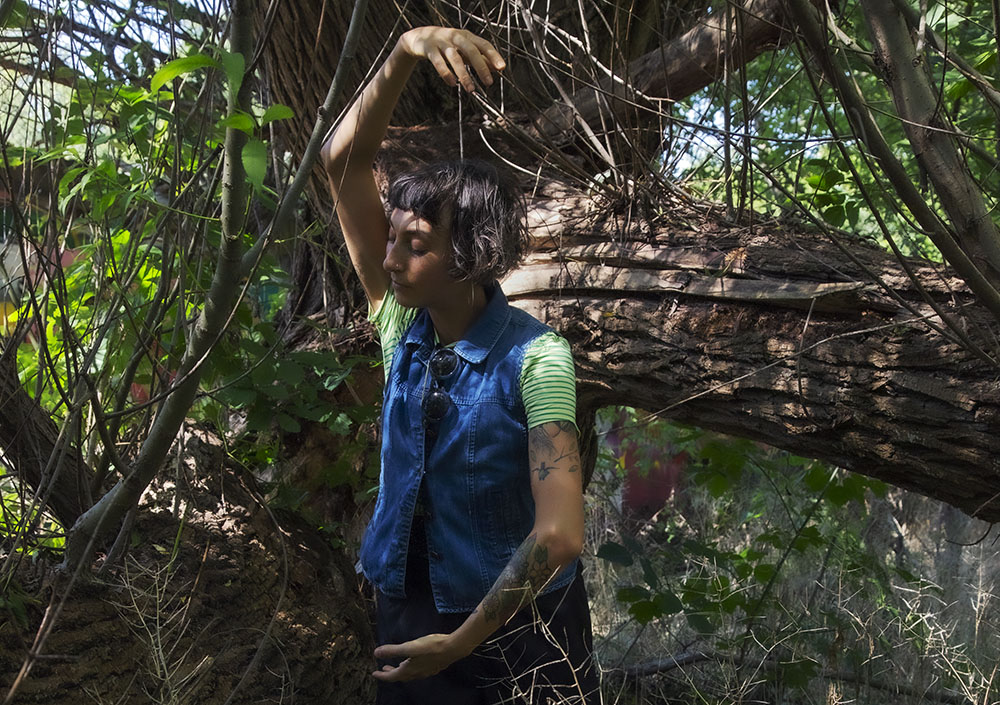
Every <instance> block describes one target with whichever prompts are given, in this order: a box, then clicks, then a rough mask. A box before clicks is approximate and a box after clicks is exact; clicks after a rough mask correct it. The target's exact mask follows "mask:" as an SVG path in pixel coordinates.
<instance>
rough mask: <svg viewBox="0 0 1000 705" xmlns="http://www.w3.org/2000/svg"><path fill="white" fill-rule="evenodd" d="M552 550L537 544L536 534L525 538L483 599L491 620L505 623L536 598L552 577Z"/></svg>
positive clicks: (484, 611)
mask: <svg viewBox="0 0 1000 705" xmlns="http://www.w3.org/2000/svg"><path fill="white" fill-rule="evenodd" d="M553 573H554V570H553V569H552V568H550V567H549V549H548V548H546V547H545V546H540V545H538V543H537V540H536V537H535V534H532V535H531V536H529V537H528V538H526V539H525V540H524V543H522V544H521V545H520V547H518V549H517V551H515V552H514V555H513V556H511V557H510V562H508V563H507V567H506V568H504V570H503V572H502V573H501V574H500V577H499V578H497V581H496V582H495V583H493V587H491V588H490V591H489V592H488V593H487V594H486V597H484V598H483V613H484V614H485V615H486V619H487V620H489V621H490V622H499V623H500V624H503V623H505V622H506V621H507V620H508V619H510V618H511V617H512V616H513V615H514V614H515V613H516V612H517V611H518V610H519V609H521V607H522V606H523V605H524V604H525V603H526V602H529V601H531V600H533V599H534V598H535V596H536V595H537V594H538V593H540V592H541V591H542V588H544V587H545V584H546V583H547V582H548V581H549V579H550V578H551V577H552V574H553Z"/></svg>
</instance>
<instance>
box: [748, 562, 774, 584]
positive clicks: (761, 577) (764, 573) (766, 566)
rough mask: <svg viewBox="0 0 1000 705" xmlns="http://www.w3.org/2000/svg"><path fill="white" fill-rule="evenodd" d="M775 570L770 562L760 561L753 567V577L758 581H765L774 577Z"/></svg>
mask: <svg viewBox="0 0 1000 705" xmlns="http://www.w3.org/2000/svg"><path fill="white" fill-rule="evenodd" d="M776 571H777V568H775V566H774V565H773V564H772V563H761V564H760V565H758V566H757V567H755V568H754V569H753V577H754V578H755V579H756V580H757V582H759V583H767V582H770V580H771V578H773V577H774V574H775V572H776Z"/></svg>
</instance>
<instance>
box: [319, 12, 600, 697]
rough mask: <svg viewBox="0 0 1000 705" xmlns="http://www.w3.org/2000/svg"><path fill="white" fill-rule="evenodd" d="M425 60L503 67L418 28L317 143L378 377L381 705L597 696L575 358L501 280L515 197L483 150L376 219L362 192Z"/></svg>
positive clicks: (513, 227) (374, 575)
mask: <svg viewBox="0 0 1000 705" xmlns="http://www.w3.org/2000/svg"><path fill="white" fill-rule="evenodd" d="M421 59H427V60H429V61H430V62H431V63H432V64H433V65H434V67H435V69H436V70H437V71H438V73H439V74H440V76H441V78H442V79H443V80H444V81H445V82H446V83H447V84H448V85H451V86H454V85H456V84H458V83H460V84H461V85H462V86H463V87H464V88H465V90H467V91H470V92H471V91H474V90H475V82H474V81H473V78H472V75H471V73H470V70H471V71H473V72H475V74H476V75H477V76H478V77H479V79H480V81H482V83H483V84H484V85H486V86H489V85H491V84H492V82H493V73H494V72H498V71H500V70H502V69H503V68H504V66H505V63H504V60H503V59H502V57H501V56H500V54H499V53H498V52H497V50H496V49H495V48H494V47H493V46H492V45H491V44H490V43H489V42H488V41H486V40H484V39H482V38H480V37H477V36H475V35H473V34H471V33H469V32H467V31H464V30H455V29H449V28H444V27H421V28H418V29H414V30H411V31H409V32H407V33H405V34H404V35H403V36H402V37H401V38H400V39H399V41H398V42H397V44H396V46H395V48H394V49H393V51H392V52H391V54H390V55H389V57H388V58H387V59H386V61H385V63H384V64H383V66H382V67H381V69H380V70H379V72H378V73H377V74H376V75H375V77H374V78H373V79H372V80H371V82H370V83H369V84H368V85H367V86H366V87H365V89H364V91H363V92H362V94H361V95H360V97H359V98H358V99H357V100H356V101H355V103H354V104H353V106H352V107H351V108H350V110H349V111H348V113H347V114H346V116H345V117H344V120H343V121H342V122H341V123H340V125H339V126H338V127H337V129H336V130H335V132H334V133H333V134H332V136H331V137H330V139H329V140H328V141H327V143H326V145H324V149H323V161H324V164H325V166H326V169H327V173H328V176H329V181H330V188H331V191H332V193H333V196H334V199H335V201H336V203H337V215H338V217H339V219H340V224H341V227H342V230H343V232H344V237H345V239H346V241H347V247H348V251H349V253H350V256H351V261H352V263H353V264H354V268H355V270H356V271H357V273H358V276H359V277H360V279H361V284H362V286H363V288H364V290H365V293H366V295H367V297H368V302H369V306H370V317H371V319H372V321H373V322H374V324H375V326H376V328H377V329H378V332H379V336H380V340H381V342H382V347H383V357H384V362H385V370H386V393H385V401H384V408H383V428H382V444H383V445H382V471H381V475H380V480H379V497H378V501H377V503H376V507H375V512H374V516H373V518H372V521H371V523H370V524H369V527H368V530H367V532H366V534H365V539H364V542H363V545H362V550H361V566H362V570H363V572H364V573H365V576H366V577H367V578H368V580H369V581H370V582H371V583H372V584H373V586H374V588H375V593H376V637H377V640H378V643H379V646H378V648H376V650H375V657H376V659H378V660H379V661H380V662H382V663H383V665H382V666H381V668H380V669H379V670H377V671H376V672H375V673H374V674H373V675H374V677H375V678H376V679H377V680H378V702H379V703H421V702H426V703H448V704H449V705H452V704H453V703H494V702H496V703H499V702H525V701H527V702H545V698H551V699H555V700H556V701H557V702H578V703H595V702H599V698H600V694H599V691H598V681H597V672H596V667H595V666H594V665H593V663H592V661H591V641H592V638H591V629H590V616H589V611H588V607H587V597H586V593H585V591H584V588H583V581H582V578H581V576H580V566H579V561H578V558H577V557H578V556H579V554H580V551H581V549H582V544H583V496H582V492H583V490H582V477H581V472H580V467H579V463H580V459H579V452H578V449H577V437H576V426H575V421H574V419H575V401H576V400H575V380H574V372H573V362H572V356H571V354H570V351H569V347H568V345H567V344H566V341H565V340H564V339H562V338H561V337H559V336H558V335H557V334H555V333H554V332H553V331H552V330H551V329H549V328H548V327H547V326H545V325H543V324H542V323H540V322H539V321H537V320H535V319H534V318H532V317H531V316H529V315H527V314H525V313H523V312H521V311H519V310H517V309H513V308H511V307H510V306H508V304H507V301H506V298H505V297H504V295H503V292H502V291H501V290H500V287H499V286H498V285H497V284H496V280H497V279H498V278H500V277H501V276H503V275H504V274H505V273H507V272H508V271H510V269H512V268H513V267H514V266H515V265H516V264H517V262H518V261H519V260H520V258H521V256H522V254H523V252H524V248H525V241H526V235H525V230H524V225H523V218H522V217H521V215H522V213H521V211H522V210H523V209H522V208H521V207H520V200H519V198H518V197H517V195H516V194H517V192H516V189H514V188H512V187H511V186H510V185H509V184H508V183H507V182H505V181H504V179H503V178H501V176H500V175H499V174H498V173H497V171H496V170H495V169H494V168H493V167H491V166H490V165H487V164H484V163H481V162H465V161H463V162H454V163H445V164H434V165H430V166H428V167H426V168H424V169H421V170H419V171H417V172H414V173H412V174H408V175H406V176H404V177H402V178H400V179H399V180H397V181H396V182H395V183H394V184H393V185H392V187H391V188H390V192H389V199H388V200H389V206H390V213H389V216H388V217H387V216H386V213H385V210H384V208H383V205H382V202H381V199H380V197H379V192H378V189H377V187H376V184H375V177H374V174H373V172H372V168H371V164H372V162H373V160H374V157H375V153H376V151H377V150H378V147H379V145H380V143H381V141H382V139H383V137H384V135H385V132H386V129H387V127H388V124H389V120H390V118H391V115H392V111H393V109H394V107H395V105H396V102H397V100H398V98H399V96H400V94H401V93H402V91H403V88H404V87H405V85H406V82H407V80H408V78H409V76H410V74H411V72H412V70H413V68H414V66H415V65H416V64H417V62H418V61H419V60H421Z"/></svg>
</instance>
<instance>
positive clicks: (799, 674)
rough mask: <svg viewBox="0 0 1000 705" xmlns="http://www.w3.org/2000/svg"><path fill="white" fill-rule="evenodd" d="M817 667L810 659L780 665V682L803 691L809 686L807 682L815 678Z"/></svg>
mask: <svg viewBox="0 0 1000 705" xmlns="http://www.w3.org/2000/svg"><path fill="white" fill-rule="evenodd" d="M818 665H819V664H817V663H816V662H815V661H813V660H811V659H802V660H801V661H789V662H788V663H782V664H781V666H780V673H781V681H782V683H784V684H785V685H787V686H789V687H792V688H797V689H799V690H803V689H805V688H806V687H807V686H808V685H809V681H810V680H812V679H813V678H815V677H816V673H817V671H818Z"/></svg>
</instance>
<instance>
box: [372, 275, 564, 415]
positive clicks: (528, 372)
mask: <svg viewBox="0 0 1000 705" xmlns="http://www.w3.org/2000/svg"><path fill="white" fill-rule="evenodd" d="M418 310H419V309H415V308H406V307H404V306H401V305H400V304H399V302H398V301H396V296H395V294H393V291H392V289H389V290H388V291H386V294H385V298H384V299H382V305H381V306H379V308H378V310H377V311H369V313H368V318H369V320H371V322H372V323H373V324H374V325H375V330H376V331H378V337H379V340H380V341H381V343H382V366H383V368H384V369H385V374H386V375H388V374H389V370H390V369H391V368H392V356H393V354H394V353H395V352H396V347H397V346H398V345H399V339H400V338H402V337H403V333H405V332H406V329H407V328H408V327H409V325H410V323H411V322H412V321H413V319H414V318H415V317H416V315H417V311H418ZM520 382H521V402H522V403H523V404H524V411H525V413H526V414H527V416H528V428H534V427H535V426H539V425H541V424H543V423H549V422H550V421H569V422H570V423H572V424H573V425H574V426H575V425H576V369H575V368H574V367H573V353H572V351H570V348H569V343H568V342H567V341H566V339H565V338H563V337H562V336H561V335H559V334H558V333H555V332H550V333H543V334H542V335H540V336H538V337H537V338H535V340H533V341H532V343H531V345H529V346H528V349H527V350H526V351H525V353H524V363H523V364H522V365H521V380H520Z"/></svg>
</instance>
